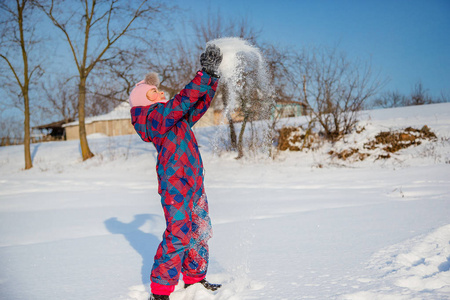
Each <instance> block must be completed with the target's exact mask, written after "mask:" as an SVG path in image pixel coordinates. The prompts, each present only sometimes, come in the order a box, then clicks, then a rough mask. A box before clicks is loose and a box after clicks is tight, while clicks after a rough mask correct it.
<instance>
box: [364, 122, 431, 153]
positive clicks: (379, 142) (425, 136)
mask: <svg viewBox="0 0 450 300" xmlns="http://www.w3.org/2000/svg"><path fill="white" fill-rule="evenodd" d="M434 139H436V135H435V134H434V133H433V132H432V131H431V130H430V128H428V126H427V125H425V126H423V127H422V129H415V128H412V127H408V128H405V129H403V130H400V131H383V132H380V133H379V134H378V135H377V136H375V140H372V141H370V142H368V143H366V144H364V149H368V150H374V149H376V148H380V147H381V148H382V149H383V150H384V151H386V152H388V153H395V152H397V151H399V150H402V149H405V148H408V147H411V146H418V145H420V144H421V143H422V141H423V140H434Z"/></svg>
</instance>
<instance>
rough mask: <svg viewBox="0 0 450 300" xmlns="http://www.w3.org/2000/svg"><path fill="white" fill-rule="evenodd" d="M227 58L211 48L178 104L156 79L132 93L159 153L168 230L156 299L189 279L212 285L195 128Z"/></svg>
mask: <svg viewBox="0 0 450 300" xmlns="http://www.w3.org/2000/svg"><path fill="white" fill-rule="evenodd" d="M221 62H222V53H221V51H220V49H219V48H218V47H216V46H215V45H209V46H207V48H206V50H205V52H204V53H202V55H201V56H200V63H201V65H202V70H201V71H198V72H197V74H196V76H195V77H194V79H192V81H191V82H190V83H188V84H187V85H186V87H185V88H184V89H183V90H182V91H181V92H179V93H178V94H177V95H176V96H175V97H174V98H173V99H171V100H166V99H165V96H164V93H163V92H160V91H158V85H159V80H158V77H157V75H156V74H154V73H151V74H148V75H147V76H146V78H145V80H143V81H141V82H139V83H138V84H136V87H135V88H134V89H133V91H132V92H131V94H130V98H129V102H130V105H131V107H132V108H131V122H132V124H133V126H134V128H135V130H136V132H137V133H138V134H139V136H140V137H141V138H142V140H143V141H145V142H152V143H153V145H154V146H155V148H156V150H157V152H158V161H157V165H156V171H157V175H158V184H159V187H158V193H159V194H160V195H161V204H162V207H163V210H164V216H165V219H166V225H167V228H166V230H165V231H164V234H163V240H162V242H161V244H160V245H159V246H158V249H157V251H156V255H155V261H154V264H153V268H152V271H151V276H150V280H151V284H150V287H151V292H152V294H151V296H150V300H152V299H169V295H170V294H171V293H172V292H173V291H174V289H175V286H176V285H177V283H178V280H179V277H180V274H183V281H184V283H185V287H187V286H189V285H192V284H195V283H200V284H202V285H203V286H204V287H205V288H207V289H210V290H216V289H218V288H220V286H221V285H220V284H211V283H209V282H208V281H206V279H205V277H206V271H207V267H208V256H209V251H208V244H207V242H208V240H209V239H210V238H211V236H212V231H211V221H210V219H209V214H208V201H207V197H206V194H205V188H204V186H203V173H204V172H203V163H202V158H201V156H200V151H199V149H198V144H197V141H196V139H195V136H194V133H193V131H192V126H194V124H195V123H196V122H197V121H198V120H199V119H200V118H201V117H202V116H203V115H204V114H205V112H206V111H207V109H208V108H209V106H210V104H211V100H212V98H213V97H214V94H215V92H216V89H217V85H218V81H219V76H218V72H217V71H218V68H219V65H220V63H221Z"/></svg>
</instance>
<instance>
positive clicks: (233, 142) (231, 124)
mask: <svg viewBox="0 0 450 300" xmlns="http://www.w3.org/2000/svg"><path fill="white" fill-rule="evenodd" d="M227 119H228V126H229V127H230V141H231V148H232V149H234V150H236V149H237V138H236V129H234V122H233V118H232V117H231V114H229V113H227Z"/></svg>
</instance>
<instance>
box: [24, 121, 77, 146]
mask: <svg viewBox="0 0 450 300" xmlns="http://www.w3.org/2000/svg"><path fill="white" fill-rule="evenodd" d="M69 122H73V119H69V120H61V121H57V122H53V123H50V124H45V125H39V126H34V127H33V128H32V129H33V133H32V140H33V139H34V140H36V141H60V140H65V139H66V130H65V128H64V124H67V123H69ZM37 131H38V132H40V133H37ZM32 142H35V141H32Z"/></svg>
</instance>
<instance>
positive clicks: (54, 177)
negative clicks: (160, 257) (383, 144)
mask: <svg viewBox="0 0 450 300" xmlns="http://www.w3.org/2000/svg"><path fill="white" fill-rule="evenodd" d="M363 117H364V120H363V121H362V123H361V124H363V123H364V124H365V125H366V126H367V127H366V128H370V130H369V129H367V130H366V132H365V133H364V134H366V137H367V138H368V137H369V136H373V135H375V134H376V133H377V131H381V130H385V129H386V128H394V129H395V128H400V127H403V126H404V127H406V126H414V127H418V128H420V127H422V126H423V125H427V126H429V127H430V129H431V130H433V131H434V132H435V133H436V134H437V136H438V138H439V141H438V142H436V143H431V142H430V143H424V144H422V145H420V146H417V147H412V148H408V149H405V150H402V151H400V152H399V153H397V154H396V156H395V157H394V158H393V159H390V160H386V161H380V160H377V161H370V160H367V161H363V162H356V163H346V164H337V163H336V162H334V161H331V160H329V158H328V156H327V155H326V152H327V151H328V149H324V150H323V151H317V152H310V153H294V152H292V153H281V154H280V156H279V157H278V158H277V160H275V161H271V160H267V159H260V160H258V161H256V160H254V159H246V160H241V161H236V160H234V159H233V158H232V156H229V155H222V156H221V157H217V156H215V155H213V154H212V153H211V149H212V147H211V146H210V145H209V144H208V142H209V141H210V140H211V139H212V136H213V135H214V131H215V129H214V128H205V129H198V130H196V134H197V137H198V140H199V141H200V144H201V151H202V154H203V157H204V162H205V169H206V190H207V193H208V198H209V203H210V213H211V218H212V222H213V230H214V237H213V239H212V240H211V242H210V250H211V257H210V260H211V263H210V268H209V273H208V274H209V275H208V279H209V280H210V281H212V282H221V283H223V287H222V288H221V289H220V290H218V291H217V292H209V291H205V290H204V289H202V288H201V287H199V286H192V287H190V288H188V289H186V290H185V289H183V288H182V282H180V285H179V286H178V287H177V289H176V291H175V293H174V294H173V295H172V296H171V299H172V300H181V299H187V300H190V299H192V300H193V299H199V300H201V299H205V300H210V299H449V298H450V279H449V274H450V243H449V242H450V228H449V226H450V225H449V224H450V218H449V216H450V173H449V166H450V165H449V164H448V158H449V157H450V146H449V143H448V138H449V136H450V105H448V104H439V105H429V106H423V107H411V108H403V109H392V110H378V111H370V112H365V113H364V116H363ZM302 121H304V120H302V118H298V119H293V120H286V121H285V122H286V123H287V122H291V123H301V122H302ZM369 123H370V124H369ZM349 141H351V143H354V142H355V141H356V142H357V143H359V142H360V141H359V140H358V141H357V140H356V137H355V139H354V140H352V138H351V137H349V139H348V140H347V142H346V143H347V145H348V143H349ZM89 144H90V146H91V148H92V150H93V152H94V153H95V154H96V156H95V157H94V158H93V159H91V160H88V161H86V162H81V160H80V153H79V145H78V142H77V141H67V142H54V143H43V144H34V145H32V155H33V162H34V168H33V169H32V170H29V171H23V170H22V167H23V149H22V147H21V146H13V147H2V148H0V265H1V268H0V298H1V299H68V300H71V299H77V300H78V299H94V300H98V299H99V300H101V299H138V300H140V299H142V300H143V299H147V297H148V292H149V289H148V283H149V278H148V275H149V272H150V269H151V265H152V262H153V256H154V253H155V251H156V247H157V245H158V243H159V242H160V239H161V234H162V231H163V230H164V219H163V215H162V209H161V207H160V204H159V196H158V194H157V183H156V174H155V169H154V166H155V157H156V152H155V150H154V149H153V148H152V147H151V146H150V145H148V144H145V143H143V142H142V141H140V139H139V137H138V136H137V135H131V136H122V137H115V138H109V137H102V136H90V137H89ZM347 145H346V144H345V142H342V145H339V144H336V145H333V147H335V148H339V147H342V148H344V147H347ZM430 149H431V150H430ZM319 165H321V166H322V168H317V166H319ZM343 166H344V167H343Z"/></svg>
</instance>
